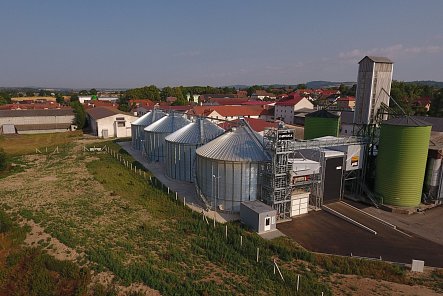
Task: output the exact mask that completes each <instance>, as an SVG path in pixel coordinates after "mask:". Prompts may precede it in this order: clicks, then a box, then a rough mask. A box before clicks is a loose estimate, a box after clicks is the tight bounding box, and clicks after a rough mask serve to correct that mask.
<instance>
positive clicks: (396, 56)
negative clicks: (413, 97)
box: [0, 0, 443, 89]
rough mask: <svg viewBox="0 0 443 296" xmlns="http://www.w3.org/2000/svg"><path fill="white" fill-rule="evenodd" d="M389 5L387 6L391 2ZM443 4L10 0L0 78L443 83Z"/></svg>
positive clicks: (1, 21) (54, 82) (5, 82)
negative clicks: (388, 64)
mask: <svg viewBox="0 0 443 296" xmlns="http://www.w3.org/2000/svg"><path fill="white" fill-rule="evenodd" d="M381 8H383V9H381ZM441 11H443V2H442V1H438V0H427V1H420V2H419V1H417V2H406V1H401V0H393V1H389V2H385V1H381V0H376V1H371V2H370V3H369V2H368V3H360V2H355V3H354V2H347V1H343V0H341V1H334V2H331V1H319V0H318V1H310V2H309V3H300V2H296V1H289V0H287V1H273V2H272V3H271V2H268V1H252V0H245V1H238V2H237V1H220V2H207V1H162V2H161V3H152V4H151V3H146V2H145V1H131V2H127V3H123V2H120V1H75V2H63V1H55V0H48V1H39V2H34V1H13V2H7V3H2V4H0V32H1V36H2V37H3V42H2V46H1V47H0V69H1V71H0V86H2V87H26V86H35V87H46V88H75V89H79V88H85V89H89V88H133V87H140V86H144V85H150V84H155V85H157V86H159V87H163V86H167V85H170V86H178V85H185V86H188V85H212V86H226V85H253V84H290V85H295V84H299V83H305V82H308V81H318V80H325V81H356V80H357V69H358V64H357V63H358V61H359V60H360V59H361V58H363V57H364V56H365V55H378V56H386V57H388V58H390V59H392V60H393V61H394V77H393V78H394V79H396V80H401V81H416V80H435V81H443V71H442V70H441V69H443V33H442V32H441V28H442V27H443V21H442V18H441Z"/></svg>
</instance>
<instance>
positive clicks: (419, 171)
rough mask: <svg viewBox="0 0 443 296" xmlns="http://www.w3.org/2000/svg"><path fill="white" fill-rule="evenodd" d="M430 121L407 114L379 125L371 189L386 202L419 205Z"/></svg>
mask: <svg viewBox="0 0 443 296" xmlns="http://www.w3.org/2000/svg"><path fill="white" fill-rule="evenodd" d="M430 134H431V124H429V123H427V122H424V121H421V120H419V119H414V118H411V117H404V118H395V119H391V120H388V121H385V122H383V123H382V124H381V131H380V142H379V147H378V155H377V162H376V171H375V173H376V175H375V192H376V193H377V194H378V195H379V196H380V197H381V198H382V202H383V203H384V204H387V205H392V206H398V207H415V206H418V205H419V204H420V200H421V195H422V189H423V179H424V175H425V168H426V159H427V155H428V147H429V138H430Z"/></svg>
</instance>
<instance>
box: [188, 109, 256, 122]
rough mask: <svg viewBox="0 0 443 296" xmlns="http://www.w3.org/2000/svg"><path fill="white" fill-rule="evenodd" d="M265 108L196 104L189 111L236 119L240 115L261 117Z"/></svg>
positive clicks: (196, 113) (211, 116)
mask: <svg viewBox="0 0 443 296" xmlns="http://www.w3.org/2000/svg"><path fill="white" fill-rule="evenodd" d="M262 111H263V109H262V108H261V107H260V106H195V107H193V108H192V109H191V110H189V111H188V112H187V114H190V115H198V116H204V117H210V118H214V119H222V120H235V119H238V118H240V117H245V118H259V116H260V114H261V112H262Z"/></svg>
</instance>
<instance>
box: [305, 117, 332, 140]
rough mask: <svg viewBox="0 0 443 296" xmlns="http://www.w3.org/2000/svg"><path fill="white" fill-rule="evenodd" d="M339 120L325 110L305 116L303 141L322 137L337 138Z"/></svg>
mask: <svg viewBox="0 0 443 296" xmlns="http://www.w3.org/2000/svg"><path fill="white" fill-rule="evenodd" d="M339 119H340V117H339V116H337V115H335V114H332V113H331V112H328V111H326V110H318V111H315V112H312V113H310V114H308V115H306V117H305V131H304V139H305V140H311V139H315V138H320V137H324V136H333V137H337V136H338V132H339V122H340V120H339Z"/></svg>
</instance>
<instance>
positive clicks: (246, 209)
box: [240, 200, 277, 233]
mask: <svg viewBox="0 0 443 296" xmlns="http://www.w3.org/2000/svg"><path fill="white" fill-rule="evenodd" d="M276 216H277V211H276V210H274V209H273V208H272V207H271V206H268V205H267V204H264V203H262V202H261V201H258V200H253V201H244V202H242V203H240V220H241V222H242V223H243V224H245V225H247V226H248V227H249V228H250V229H251V230H253V231H255V232H257V233H264V232H268V231H272V230H275V229H277V227H276V224H275V223H276Z"/></svg>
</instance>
